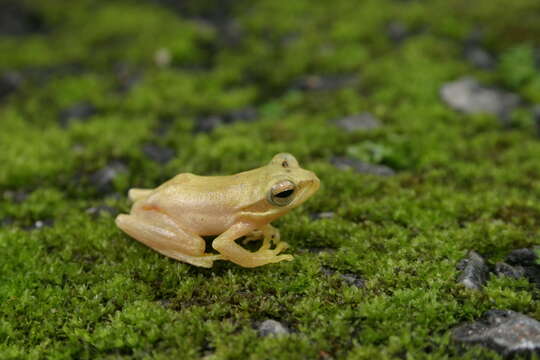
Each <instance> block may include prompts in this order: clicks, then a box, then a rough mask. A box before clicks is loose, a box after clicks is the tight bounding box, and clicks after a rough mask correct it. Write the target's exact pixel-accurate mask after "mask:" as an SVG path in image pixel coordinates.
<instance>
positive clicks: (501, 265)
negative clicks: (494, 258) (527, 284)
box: [495, 262, 525, 279]
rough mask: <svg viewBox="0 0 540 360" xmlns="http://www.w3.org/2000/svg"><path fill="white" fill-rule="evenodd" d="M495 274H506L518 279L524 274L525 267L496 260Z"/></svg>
mask: <svg viewBox="0 0 540 360" xmlns="http://www.w3.org/2000/svg"><path fill="white" fill-rule="evenodd" d="M495 274H497V276H506V277H510V278H514V279H519V278H521V277H523V275H525V269H524V268H523V266H519V265H518V266H515V267H514V266H512V265H508V264H507V263H505V262H498V263H496V264H495Z"/></svg>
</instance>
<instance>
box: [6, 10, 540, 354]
mask: <svg viewBox="0 0 540 360" xmlns="http://www.w3.org/2000/svg"><path fill="white" fill-rule="evenodd" d="M217 3H218V2H217V1H216V2H211V1H205V2H195V1H193V2H186V4H185V5H182V6H180V5H175V3H174V2H169V1H127V0H126V1H99V2H95V1H86V0H79V1H69V2H66V1H61V0H54V1H26V2H21V5H20V6H21V8H20V9H19V10H17V11H19V13H18V14H19V15H18V16H25V15H24V14H31V15H28V16H31V20H32V21H35V22H36V24H39V27H37V28H36V27H35V26H30V25H28V26H30V30H28V31H22V30H17V31H8V30H10V29H8V30H5V29H4V27H1V28H0V30H2V31H3V32H0V54H2V55H1V56H0V70H1V71H0V75H2V74H3V75H2V76H3V77H1V78H0V79H2V80H0V88H1V89H2V91H0V97H1V98H0V101H1V102H0V119H1V120H0V123H1V125H2V126H1V130H2V131H0V163H1V164H2V165H1V166H0V224H1V225H2V226H1V227H0V254H2V255H1V259H2V260H1V261H0V358H2V359H18V358H30V359H40V358H52V359H61V358H63V359H66V358H87V359H96V358H111V359H112V358H135V359H138V358H155V359H167V358H183V359H187V358H193V359H196V358H201V357H206V358H208V359H233V358H252V359H265V358H268V359H276V358H280V359H300V358H320V359H330V358H350V359H365V358H374V357H375V358H381V359H383V358H387V359H390V358H420V359H441V358H446V359H458V358H459V359H463V358H466V359H476V358H496V357H497V355H496V354H495V353H493V352H491V351H490V350H486V349H482V348H469V349H464V350H460V349H458V348H456V346H455V345H454V344H452V342H451V340H450V330H451V329H452V328H453V327H454V326H457V325H458V324H461V323H462V322H465V321H470V320H472V319H476V318H478V317H480V315H481V314H482V313H483V312H484V311H486V310H488V309H492V308H500V309H508V310H515V311H519V312H522V313H524V314H527V315H529V316H532V317H535V318H540V306H539V305H538V298H539V295H540V293H539V289H538V288H536V287H535V286H534V285H532V284H530V283H529V282H528V281H527V280H525V279H518V280H515V279H508V278H496V277H492V278H491V279H490V280H489V281H488V283H487V285H486V287H485V288H484V290H483V291H480V292H473V291H469V290H466V289H465V288H463V287H462V286H460V285H458V284H457V282H456V278H457V270H456V264H457V263H458V261H459V260H460V259H462V258H463V257H464V256H465V254H466V253H467V251H468V250H475V251H477V252H479V253H480V254H482V255H483V256H485V257H486V259H487V260H488V261H489V262H490V263H495V262H496V261H501V260H502V259H504V257H505V256H506V254H507V253H508V252H510V251H511V250H513V249H516V248H525V247H532V246H534V245H537V244H539V243H540V238H539V236H540V234H539V232H538V227H539V225H540V205H539V204H540V202H539V199H540V162H538V159H539V158H540V142H539V139H538V137H537V128H536V126H537V125H536V124H535V122H534V118H533V115H532V114H531V112H530V111H529V105H530V104H533V103H536V102H539V101H540V95H539V94H540V91H539V89H540V85H539V84H540V70H539V65H538V46H540V44H539V43H538V39H539V38H540V37H539V36H540V27H539V26H538V24H539V23H538V21H536V20H534V19H536V18H534V19H533V17H531V16H532V14H535V13H536V14H538V11H539V10H540V9H539V8H538V2H537V1H533V0H516V1H512V2H502V1H489V0H485V1H484V0H483V1H476V2H474V3H471V2H470V1H467V2H464V1H452V2H448V1H443V0H435V1H430V2H416V1H409V2H404V1H392V0H377V1H375V0H367V1H363V2H361V4H357V3H356V2H351V1H349V0H334V1H332V2H331V4H330V3H326V2H312V1H307V0H305V1H303V0H302V1H285V0H283V1H281V0H280V1H276V0H260V1H255V2H247V1H237V2H229V1H223V2H219V6H218V5H217ZM2 6H7V5H4V3H0V7H2ZM10 6H11V5H10ZM21 9H23V10H21ZM216 9H219V11H217V10H216ZM0 11H1V9H0ZM220 14H221V15H220ZM225 15H226V16H225ZM25 21H26V22H28V21H29V20H28V19H26V20H25V19H23V20H21V23H20V24H23V25H24V24H26V23H25ZM391 23H394V24H395V23H399V24H400V26H402V27H403V29H404V35H403V40H401V41H400V42H398V43H397V42H395V41H393V40H392V36H390V34H389V33H388V31H389V24H391ZM32 24H34V23H32ZM17 26H19V25H17ZM23 30H24V29H23ZM478 30H481V33H482V34H483V35H482V36H483V37H481V38H479V39H478ZM471 34H473V35H471ZM474 34H476V35H474ZM471 38H475V39H476V40H475V41H476V45H475V46H480V47H482V48H483V49H485V50H486V51H488V52H490V53H492V54H494V55H496V58H497V60H498V61H497V64H496V66H494V67H493V68H492V69H491V70H482V69H478V68H475V67H474V66H473V65H471V63H469V62H468V61H466V60H465V57H464V55H463V51H464V48H465V47H466V46H468V45H467V44H469V43H470V42H471V41H472V40H471ZM6 74H10V76H11V77H9V79H11V80H9V81H14V80H13V79H16V80H17V81H16V84H12V83H10V84H9V87H7V89H9V91H5V92H4V91H3V87H2V86H3V85H2V84H3V83H2V81H7V80H6V79H8V78H6V77H5V76H4V75H6ZM13 74H16V75H17V76H16V77H15V78H14V77H13ZM464 75H470V76H474V77H476V78H477V79H479V80H481V81H483V82H485V83H487V84H489V85H492V86H499V87H506V88H507V89H508V90H510V91H513V92H515V93H517V94H518V95H520V96H521V98H522V99H523V100H524V101H523V105H522V106H521V107H520V108H518V109H517V110H515V111H514V112H513V113H512V114H511V115H510V119H509V120H508V121H505V122H504V123H505V124H506V126H502V125H501V121H500V120H499V119H497V118H496V117H495V116H492V115H487V114H461V113H458V112H456V111H454V110H452V109H450V108H449V107H448V106H447V105H446V104H444V103H443V102H442V101H441V99H440V96H439V89H440V87H441V86H442V85H443V84H444V83H445V82H448V81H452V80H455V79H456V78H459V77H461V76H464ZM81 103H82V104H90V105H91V106H92V109H93V111H92V112H91V114H89V115H88V116H83V117H74V118H73V119H71V120H70V121H69V122H67V123H66V122H63V121H62V116H65V115H62V114H66V109H69V108H71V107H73V106H77V104H81ZM246 109H247V111H249V114H250V115H249V116H246V115H242V111H244V114H246V112H245V111H246ZM362 112H370V113H372V114H373V115H374V116H375V117H377V118H378V119H379V120H380V122H381V123H382V126H381V127H379V128H376V129H370V130H359V131H355V132H348V131H346V130H344V129H341V128H340V127H338V126H336V124H335V120H336V119H339V118H341V117H345V116H349V115H355V114H359V113H362ZM203 123H204V124H205V125H204V126H202V125H201V124H203ZM208 124H210V125H211V126H210V125H208ZM204 129H206V130H211V131H202V130H204ZM148 144H153V145H155V146H158V147H162V148H166V149H169V150H170V151H171V152H172V153H174V154H175V156H174V158H173V159H172V160H171V161H168V162H166V163H165V164H160V163H158V162H156V161H154V160H152V158H150V157H149V156H148V154H147V153H145V151H144V147H145V145H148ZM281 151H287V152H291V153H293V154H294V155H295V156H297V158H298V159H299V161H300V163H301V164H302V166H303V167H306V168H309V169H311V170H314V171H315V172H316V173H317V174H318V176H319V177H320V179H321V180H322V188H321V190H320V191H319V193H318V194H317V195H316V196H315V197H314V198H313V199H311V200H310V201H308V202H307V203H306V204H305V205H304V206H303V207H302V208H300V209H297V210H296V211H294V212H292V213H290V214H288V215H287V216H286V217H283V218H281V219H279V220H278V221H277V222H276V226H277V227H278V228H279V229H280V230H281V233H282V238H283V239H285V240H286V241H287V242H289V244H290V245H291V250H290V251H289V252H290V253H292V254H294V255H296V258H295V260H294V261H293V262H290V263H280V264H276V265H270V266H265V267H262V268H258V269H243V268H240V267H238V266H236V265H234V264H232V263H227V262H216V264H215V266H214V268H213V269H210V270H207V269H199V268H195V267H192V266H189V265H186V264H182V263H178V262H175V261H173V260H170V259H168V258H165V257H163V256H161V255H159V254H157V253H155V252H153V251H151V250H149V249H148V248H146V247H144V246H142V245H140V244H139V243H137V242H135V241H134V240H132V239H130V238H128V237H127V236H126V235H124V234H123V233H121V232H120V231H119V230H118V229H117V228H116V227H115V225H114V221H113V220H114V215H113V214H114V213H115V212H118V211H121V212H125V211H126V210H127V209H128V208H129V203H128V201H127V199H126V192H127V190H128V189H129V188H130V187H152V186H155V185H157V184H159V183H160V182H162V181H164V180H166V179H167V178H170V177H172V176H174V175H175V174H177V173H179V172H195V173H198V174H229V173H235V172H238V171H242V170H245V169H249V168H253V167H257V166H260V165H262V164H263V163H265V162H267V161H269V159H271V157H272V156H273V155H274V154H275V153H277V152H281ZM337 156H347V157H349V158H352V159H355V160H357V161H364V162H369V163H371V164H374V165H385V166H388V167H391V168H392V169H394V170H395V171H396V175H394V176H389V177H381V176H375V175H369V174H359V173H356V172H354V171H347V170H338V169H337V168H336V167H335V166H334V165H332V159H333V158H334V157H337ZM97 207H102V208H105V209H109V210H107V211H101V212H99V211H97V212H96V210H95V208H97ZM92 208H94V210H89V209H92ZM321 212H333V213H334V216H333V217H330V218H323V219H318V220H314V219H313V218H314V217H313V216H312V215H313V214H317V213H321ZM37 223H39V224H40V225H39V226H36V224H37ZM43 225H45V226H43ZM340 274H352V275H354V276H356V277H357V278H359V279H361V280H362V282H363V284H364V287H357V286H354V285H353V284H351V283H348V282H347V281H344V280H343V278H342V277H341V276H340ZM269 318H270V319H276V320H279V321H281V322H282V323H284V324H286V325H287V327H288V328H290V329H291V330H292V332H291V334H289V335H287V336H284V337H277V338H271V337H269V338H261V337H259V336H258V334H257V330H256V325H257V324H258V323H260V322H261V321H263V320H265V319H269Z"/></svg>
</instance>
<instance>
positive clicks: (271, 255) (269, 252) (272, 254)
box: [253, 241, 294, 263]
mask: <svg viewBox="0 0 540 360" xmlns="http://www.w3.org/2000/svg"><path fill="white" fill-rule="evenodd" d="M288 247H289V244H287V243H286V242H285V241H282V242H280V243H279V244H277V246H276V247H275V249H262V248H261V249H260V250H258V251H257V252H255V253H254V254H253V256H254V257H255V258H256V259H257V260H258V261H264V262H266V263H277V262H280V261H292V260H293V259H294V257H293V256H292V255H289V254H286V255H279V253H280V252H282V251H284V250H285V249H287V248H288Z"/></svg>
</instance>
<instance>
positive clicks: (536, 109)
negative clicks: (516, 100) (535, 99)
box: [532, 104, 540, 136]
mask: <svg viewBox="0 0 540 360" xmlns="http://www.w3.org/2000/svg"><path fill="white" fill-rule="evenodd" d="M532 114H533V120H534V125H535V126H536V135H537V136H540V104H536V105H534V106H533V107H532Z"/></svg>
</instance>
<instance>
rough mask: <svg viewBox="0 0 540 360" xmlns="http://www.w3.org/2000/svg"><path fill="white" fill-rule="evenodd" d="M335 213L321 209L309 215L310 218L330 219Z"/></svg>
mask: <svg viewBox="0 0 540 360" xmlns="http://www.w3.org/2000/svg"><path fill="white" fill-rule="evenodd" d="M334 216H335V214H334V213H333V212H332V211H323V212H320V213H315V214H311V215H310V216H309V217H310V218H311V220H321V219H332V218H334Z"/></svg>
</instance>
